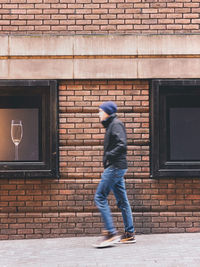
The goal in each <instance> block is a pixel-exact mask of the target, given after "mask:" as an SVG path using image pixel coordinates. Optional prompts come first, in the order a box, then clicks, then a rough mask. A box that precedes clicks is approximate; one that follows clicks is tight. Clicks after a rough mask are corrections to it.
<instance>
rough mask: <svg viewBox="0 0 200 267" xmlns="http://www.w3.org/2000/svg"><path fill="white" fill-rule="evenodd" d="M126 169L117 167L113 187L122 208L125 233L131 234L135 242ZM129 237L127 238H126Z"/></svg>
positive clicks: (118, 203) (118, 204)
mask: <svg viewBox="0 0 200 267" xmlns="http://www.w3.org/2000/svg"><path fill="white" fill-rule="evenodd" d="M125 172H126V170H120V169H116V174H115V181H116V182H115V184H114V186H113V188H112V190H113V193H114V195H115V198H116V200H117V206H118V207H119V208H120V209H121V212H122V217H123V222H124V227H125V233H126V236H130V237H131V240H132V241H134V242H135V239H134V231H135V229H134V225H133V216H132V210H131V207H130V204H129V201H128V198H127V193H126V188H125V182H124V174H125ZM126 239H127V238H126Z"/></svg>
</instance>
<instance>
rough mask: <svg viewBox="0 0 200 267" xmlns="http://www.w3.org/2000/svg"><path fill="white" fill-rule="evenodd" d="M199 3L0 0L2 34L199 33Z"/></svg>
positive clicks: (149, 0)
mask: <svg viewBox="0 0 200 267" xmlns="http://www.w3.org/2000/svg"><path fill="white" fill-rule="evenodd" d="M199 13H200V2H199V0H191V1H188V0H178V1H172V0H170V1H166V0H158V1H155V0H145V1H143V0H0V33H21V34H22V33H23V34H27V33H28V34H30V33H34V34H35V33H56V34H57V33H58V32H59V34H66V33H68V34H84V33H85V34H87V33H199V32H200V28H199V23H200V19H199Z"/></svg>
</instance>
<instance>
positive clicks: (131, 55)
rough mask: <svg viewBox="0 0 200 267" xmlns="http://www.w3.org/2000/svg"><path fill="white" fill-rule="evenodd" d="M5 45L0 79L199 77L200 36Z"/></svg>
mask: <svg viewBox="0 0 200 267" xmlns="http://www.w3.org/2000/svg"><path fill="white" fill-rule="evenodd" d="M0 44H1V45H0V79H151V78H199V76H200V45H199V44H200V35H124V36H123V35H119V36H117V35H113V36H112V35H108V36H104V35H102V36H101V35H98V36H94V35H90V36H89V35H88V36H86V35H82V36H50V35H49V36H48V35H45V36H44V35H42V36H0Z"/></svg>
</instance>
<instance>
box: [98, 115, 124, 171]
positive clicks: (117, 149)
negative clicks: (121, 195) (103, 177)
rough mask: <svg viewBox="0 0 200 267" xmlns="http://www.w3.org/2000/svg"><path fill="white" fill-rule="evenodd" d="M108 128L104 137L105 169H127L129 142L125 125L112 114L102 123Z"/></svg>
mask: <svg viewBox="0 0 200 267" xmlns="http://www.w3.org/2000/svg"><path fill="white" fill-rule="evenodd" d="M102 124H103V126H104V127H105V128H106V133H105V137H104V155H103V165H104V168H107V167H114V168H118V169H127V167H128V165H127V160H126V154H127V141H126V130H125V127H124V124H123V123H122V122H121V121H120V120H119V119H118V118H117V116H116V114H112V115H111V116H110V117H109V118H108V119H107V120H105V121H102Z"/></svg>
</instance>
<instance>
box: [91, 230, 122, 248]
mask: <svg viewBox="0 0 200 267" xmlns="http://www.w3.org/2000/svg"><path fill="white" fill-rule="evenodd" d="M102 234H103V236H102V238H101V240H99V242H97V243H96V244H94V245H93V246H94V247H95V248H107V247H111V246H114V245H115V244H116V243H118V242H119V241H120V236H118V235H117V234H111V233H109V232H108V231H103V233H102Z"/></svg>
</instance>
